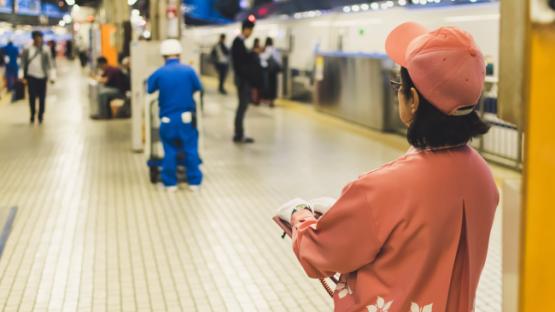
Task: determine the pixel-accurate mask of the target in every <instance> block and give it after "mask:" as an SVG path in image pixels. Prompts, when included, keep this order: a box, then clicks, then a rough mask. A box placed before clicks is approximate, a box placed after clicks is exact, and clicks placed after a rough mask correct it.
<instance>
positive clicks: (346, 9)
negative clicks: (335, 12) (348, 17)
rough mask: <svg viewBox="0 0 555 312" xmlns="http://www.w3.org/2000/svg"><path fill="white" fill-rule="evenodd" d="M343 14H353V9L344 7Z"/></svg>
mask: <svg viewBox="0 0 555 312" xmlns="http://www.w3.org/2000/svg"><path fill="white" fill-rule="evenodd" d="M343 12H345V13H350V12H351V7H348V6H345V7H343Z"/></svg>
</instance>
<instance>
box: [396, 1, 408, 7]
mask: <svg viewBox="0 0 555 312" xmlns="http://www.w3.org/2000/svg"><path fill="white" fill-rule="evenodd" d="M398 3H399V5H400V6H405V5H407V0H399V2H398Z"/></svg>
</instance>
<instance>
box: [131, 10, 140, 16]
mask: <svg viewBox="0 0 555 312" xmlns="http://www.w3.org/2000/svg"><path fill="white" fill-rule="evenodd" d="M139 15H141V12H140V11H139V10H137V9H133V10H131V16H139Z"/></svg>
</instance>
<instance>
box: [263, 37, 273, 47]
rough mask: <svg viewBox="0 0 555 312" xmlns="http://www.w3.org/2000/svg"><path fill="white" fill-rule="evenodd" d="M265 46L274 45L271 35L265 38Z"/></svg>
mask: <svg viewBox="0 0 555 312" xmlns="http://www.w3.org/2000/svg"><path fill="white" fill-rule="evenodd" d="M265 45H266V46H273V45H274V39H272V38H271V37H268V38H266V44H265Z"/></svg>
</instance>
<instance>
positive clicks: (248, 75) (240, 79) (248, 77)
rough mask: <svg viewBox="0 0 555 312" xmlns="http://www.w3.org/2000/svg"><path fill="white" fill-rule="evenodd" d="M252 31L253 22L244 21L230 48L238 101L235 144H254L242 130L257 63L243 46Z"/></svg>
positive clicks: (253, 55) (256, 58)
mask: <svg viewBox="0 0 555 312" xmlns="http://www.w3.org/2000/svg"><path fill="white" fill-rule="evenodd" d="M253 29H254V22H251V21H250V20H246V21H244V22H243V25H242V26H241V34H240V35H239V36H237V38H235V40H234V41H233V46H232V47H231V57H232V62H233V69H234V72H235V86H236V87H237V97H238V99H239V105H238V106H237V112H236V114H235V134H234V136H233V142H235V143H254V140H253V139H252V138H249V137H246V136H245V128H244V120H245V114H246V113H247V109H248V107H249V102H250V100H251V99H250V98H251V86H252V85H253V84H254V81H253V80H254V79H253V77H254V76H255V73H254V70H255V66H256V62H257V61H258V57H257V56H256V55H255V53H254V52H252V51H249V50H247V47H246V46H245V40H246V39H248V38H249V37H250V36H251V35H252V32H253Z"/></svg>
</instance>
